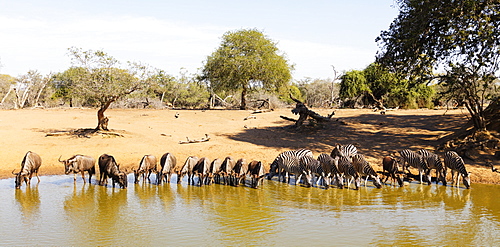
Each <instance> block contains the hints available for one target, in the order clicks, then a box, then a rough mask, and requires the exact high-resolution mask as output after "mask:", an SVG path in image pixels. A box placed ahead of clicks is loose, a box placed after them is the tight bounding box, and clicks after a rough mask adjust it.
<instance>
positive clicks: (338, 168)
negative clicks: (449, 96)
mask: <svg viewBox="0 0 500 247" xmlns="http://www.w3.org/2000/svg"><path fill="white" fill-rule="evenodd" d="M399 154H400V157H391V156H386V157H384V158H383V162H382V164H383V172H382V173H383V174H384V175H385V180H384V182H383V183H386V182H387V180H388V179H389V178H391V184H392V183H393V182H394V180H397V181H398V183H399V185H400V186H403V178H402V177H401V174H402V173H404V171H407V174H409V175H411V173H410V167H413V168H415V169H417V170H418V172H419V179H420V183H423V182H424V180H425V182H427V183H428V184H431V178H432V177H431V171H432V170H435V171H436V184H437V183H439V182H442V184H443V185H446V173H447V169H448V168H449V169H450V170H451V174H452V184H454V185H455V184H456V186H457V187H458V183H459V177H460V176H462V178H463V184H464V185H465V187H466V188H470V176H469V174H470V173H468V172H467V170H466V168H465V163H464V161H463V159H462V158H461V157H460V156H459V155H458V154H457V153H456V152H454V151H448V152H446V153H445V154H444V165H443V163H442V162H441V159H440V157H439V156H438V155H437V154H434V153H432V152H430V151H428V150H425V149H421V150H419V151H418V152H414V151H411V150H409V149H404V150H402V151H400V152H399ZM400 167H401V168H402V169H401V170H400ZM455 172H456V173H457V178H456V183H455ZM292 174H293V175H295V183H296V184H299V183H303V184H304V185H305V186H308V187H310V186H314V185H316V186H320V182H322V184H321V186H324V188H329V187H330V186H338V187H339V188H344V187H346V188H349V187H350V186H351V184H352V183H353V184H354V186H355V188H356V189H358V188H359V187H360V182H361V179H362V178H363V177H364V185H365V186H366V184H367V181H368V179H371V180H372V182H373V185H374V186H375V187H377V188H381V187H382V182H381V178H380V177H379V175H378V174H377V172H376V171H375V170H374V169H373V167H372V166H371V165H370V163H369V162H368V161H367V160H366V159H365V158H364V156H363V155H362V154H359V153H358V151H357V148H356V147H355V146H354V145H352V144H348V145H338V144H337V145H336V146H335V148H334V149H333V150H332V152H331V154H320V155H319V156H318V157H317V159H314V157H313V154H312V152H311V151H310V150H307V149H299V150H291V151H285V152H283V153H281V154H279V155H278V156H277V157H276V159H275V160H274V161H273V162H272V163H271V165H270V170H269V173H268V176H267V178H268V179H272V178H273V177H274V176H276V175H278V180H281V181H283V182H286V183H290V176H291V175H292Z"/></svg>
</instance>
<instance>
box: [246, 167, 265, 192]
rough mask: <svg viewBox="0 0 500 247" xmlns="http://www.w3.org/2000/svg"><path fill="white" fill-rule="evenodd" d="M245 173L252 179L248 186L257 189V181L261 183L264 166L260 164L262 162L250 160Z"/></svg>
mask: <svg viewBox="0 0 500 247" xmlns="http://www.w3.org/2000/svg"><path fill="white" fill-rule="evenodd" d="M247 174H248V175H250V177H251V179H252V182H251V183H250V186H251V187H252V188H255V189H257V187H258V186H259V183H262V180H263V178H264V176H265V172H264V166H263V165H262V162H260V161H256V160H253V161H252V162H250V164H248V172H247Z"/></svg>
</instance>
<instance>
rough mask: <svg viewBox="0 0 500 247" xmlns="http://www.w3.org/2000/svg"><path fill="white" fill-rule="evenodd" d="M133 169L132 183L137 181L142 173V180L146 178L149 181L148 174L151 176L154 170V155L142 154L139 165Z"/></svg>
mask: <svg viewBox="0 0 500 247" xmlns="http://www.w3.org/2000/svg"><path fill="white" fill-rule="evenodd" d="M133 171H134V178H135V180H134V183H136V184H137V183H139V177H140V176H141V175H142V181H143V182H145V181H146V178H147V179H148V181H151V180H150V179H149V176H151V173H152V172H153V171H154V172H156V157H155V156H154V155H144V156H143V157H142V159H141V162H140V163H139V167H138V168H137V170H135V169H134V170H133Z"/></svg>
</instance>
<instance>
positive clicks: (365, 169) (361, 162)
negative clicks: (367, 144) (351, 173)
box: [352, 154, 382, 189]
mask: <svg viewBox="0 0 500 247" xmlns="http://www.w3.org/2000/svg"><path fill="white" fill-rule="evenodd" d="M352 165H353V166H354V169H355V170H356V172H357V173H358V174H359V175H360V176H361V177H362V176H366V178H365V187H366V181H368V178H371V179H372V181H373V185H375V187H377V188H379V189H380V188H382V184H381V183H380V178H379V176H378V174H377V173H376V172H375V170H373V167H372V166H371V165H370V163H368V161H366V159H365V157H364V156H363V155H362V154H356V155H354V156H352Z"/></svg>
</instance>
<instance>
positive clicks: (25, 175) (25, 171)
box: [12, 151, 42, 189]
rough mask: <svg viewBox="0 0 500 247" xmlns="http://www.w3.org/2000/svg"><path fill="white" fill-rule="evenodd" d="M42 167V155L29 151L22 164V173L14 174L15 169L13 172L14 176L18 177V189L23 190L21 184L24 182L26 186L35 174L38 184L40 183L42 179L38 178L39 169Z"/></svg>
mask: <svg viewBox="0 0 500 247" xmlns="http://www.w3.org/2000/svg"><path fill="white" fill-rule="evenodd" d="M41 165H42V158H40V155H38V154H36V153H33V152H31V151H28V152H27V153H26V155H24V158H23V161H22V162H21V171H19V172H17V173H14V171H15V169H14V170H12V174H14V175H16V189H19V188H21V184H22V182H23V180H24V182H25V183H26V185H28V184H29V183H30V182H31V177H33V173H34V174H35V175H36V178H37V179H38V182H39V183H40V178H39V177H38V169H40V166H41Z"/></svg>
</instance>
